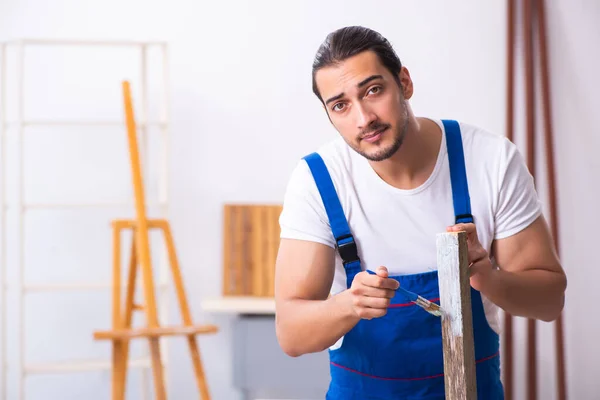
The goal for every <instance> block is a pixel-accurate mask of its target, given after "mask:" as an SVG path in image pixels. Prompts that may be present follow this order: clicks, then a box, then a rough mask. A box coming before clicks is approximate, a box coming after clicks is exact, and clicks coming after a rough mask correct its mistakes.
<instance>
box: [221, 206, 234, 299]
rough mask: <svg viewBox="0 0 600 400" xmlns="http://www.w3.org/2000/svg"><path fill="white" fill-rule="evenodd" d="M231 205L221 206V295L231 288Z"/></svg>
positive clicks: (226, 293)
mask: <svg viewBox="0 0 600 400" xmlns="http://www.w3.org/2000/svg"><path fill="white" fill-rule="evenodd" d="M231 240H232V239H231V207H230V206H229V204H225V205H224V206H223V295H224V296H227V295H228V294H229V293H230V290H231V247H232V245H231Z"/></svg>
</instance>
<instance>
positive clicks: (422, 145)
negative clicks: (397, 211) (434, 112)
mask: <svg viewBox="0 0 600 400" xmlns="http://www.w3.org/2000/svg"><path fill="white" fill-rule="evenodd" d="M441 140H442V131H441V129H440V128H439V126H438V125H437V124H436V123H435V122H434V121H431V120H429V119H426V118H414V117H413V118H411V119H410V120H409V125H408V128H407V130H406V134H405V136H404V141H403V142H402V146H400V149H398V151H397V152H396V153H395V154H394V155H393V156H392V157H390V158H388V159H387V160H384V161H379V162H373V161H369V163H370V164H371V167H372V168H373V169H374V170H375V172H376V173H377V175H379V177H380V178H381V179H383V180H384V181H385V182H386V183H388V184H389V185H391V186H394V187H396V188H398V189H414V188H416V187H419V186H421V185H422V184H423V183H425V181H426V180H427V179H428V178H429V176H430V175H431V173H432V172H433V169H434V168H435V164H436V162H437V159H438V155H439V150H440V144H441Z"/></svg>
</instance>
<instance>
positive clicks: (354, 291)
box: [340, 267, 400, 319]
mask: <svg viewBox="0 0 600 400" xmlns="http://www.w3.org/2000/svg"><path fill="white" fill-rule="evenodd" d="M399 286H400V283H399V282H398V281H397V280H395V279H391V278H388V270H387V268H385V267H379V268H377V271H376V272H375V275H373V274H370V273H369V272H367V271H362V272H359V273H358V274H356V276H355V277H354V280H353V281H352V286H351V287H350V289H348V290H346V291H344V292H342V293H340V295H341V296H343V297H344V299H345V300H346V301H347V304H348V305H349V306H350V307H351V308H352V311H353V312H354V314H356V316H357V317H358V318H361V319H373V318H379V317H383V316H384V315H386V314H387V309H388V307H389V305H390V299H391V298H392V297H394V294H395V291H396V289H398V287H399Z"/></svg>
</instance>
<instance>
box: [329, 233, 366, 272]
mask: <svg viewBox="0 0 600 400" xmlns="http://www.w3.org/2000/svg"><path fill="white" fill-rule="evenodd" d="M344 239H351V240H349V241H347V242H345V243H341V244H340V241H342V240H344ZM335 240H336V245H335V248H336V249H337V251H338V253H339V254H340V257H341V258H342V261H343V263H344V265H346V264H349V263H351V262H354V261H360V258H359V257H358V247H357V246H356V242H355V241H354V236H352V234H347V235H342V236H340V237H338V238H336V239H335Z"/></svg>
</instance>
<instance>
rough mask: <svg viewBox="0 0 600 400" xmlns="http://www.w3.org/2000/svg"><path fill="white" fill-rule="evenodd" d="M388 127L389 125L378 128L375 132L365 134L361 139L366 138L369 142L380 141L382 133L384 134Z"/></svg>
mask: <svg viewBox="0 0 600 400" xmlns="http://www.w3.org/2000/svg"><path fill="white" fill-rule="evenodd" d="M387 129H388V127H387V126H384V127H382V128H379V129H378V130H376V131H375V132H372V133H370V134H368V135H366V136H363V137H362V139H361V140H364V141H366V142H369V143H374V142H376V141H378V140H379V139H380V138H381V135H382V134H383V132H385V131H386V130H387Z"/></svg>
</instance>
